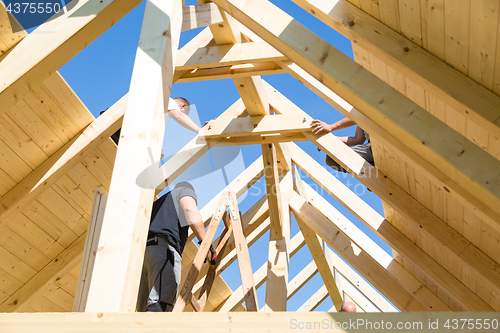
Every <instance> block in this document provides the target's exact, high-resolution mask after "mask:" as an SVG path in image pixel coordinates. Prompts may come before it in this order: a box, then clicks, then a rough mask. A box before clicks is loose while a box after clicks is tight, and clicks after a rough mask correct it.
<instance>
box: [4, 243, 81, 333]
mask: <svg viewBox="0 0 500 333" xmlns="http://www.w3.org/2000/svg"><path fill="white" fill-rule="evenodd" d="M86 236H87V233H83V234H82V235H81V236H80V237H78V238H77V239H76V240H75V241H74V242H73V243H72V244H71V245H70V246H68V247H67V248H66V249H65V250H64V251H63V252H61V253H60V254H59V255H58V256H57V257H55V258H54V259H53V260H52V261H51V262H49V263H48V264H47V265H46V266H45V267H44V268H42V269H41V270H40V271H39V272H37V273H36V274H35V275H34V276H33V277H32V278H31V279H30V280H29V281H28V282H26V283H25V284H24V285H23V286H22V287H21V288H19V289H18V290H16V291H15V292H14V293H13V294H12V295H11V296H10V297H9V298H8V299H6V300H5V301H4V302H2V304H0V312H22V311H25V310H27V309H28V307H29V305H30V302H31V301H32V300H34V299H36V298H37V297H39V296H41V295H42V294H43V293H44V292H45V291H46V290H48V289H49V288H50V287H51V286H52V285H54V284H55V283H56V282H57V281H58V280H59V279H60V278H61V277H63V276H64V275H66V274H67V273H69V272H70V271H71V270H72V269H73V268H75V266H76V265H78V263H79V262H80V261H81V258H82V253H83V248H84V246H85V238H86ZM2 330H3V328H2Z"/></svg>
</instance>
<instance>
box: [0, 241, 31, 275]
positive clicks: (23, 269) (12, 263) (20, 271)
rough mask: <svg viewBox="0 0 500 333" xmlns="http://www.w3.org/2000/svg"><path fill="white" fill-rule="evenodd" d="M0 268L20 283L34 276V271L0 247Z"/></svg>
mask: <svg viewBox="0 0 500 333" xmlns="http://www.w3.org/2000/svg"><path fill="white" fill-rule="evenodd" d="M0 267H1V268H2V269H3V270H4V271H5V272H7V273H8V274H10V275H12V276H13V277H14V278H16V279H18V280H19V281H21V282H22V283H26V282H27V281H28V280H29V279H30V278H31V277H32V276H33V275H35V274H36V270H34V269H33V268H31V267H30V266H28V265H27V264H26V263H25V262H23V261H22V260H20V259H19V258H18V257H16V256H15V255H13V254H12V253H11V252H9V251H7V250H6V249H5V248H3V247H0Z"/></svg>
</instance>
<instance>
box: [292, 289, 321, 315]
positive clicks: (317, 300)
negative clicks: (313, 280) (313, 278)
mask: <svg viewBox="0 0 500 333" xmlns="http://www.w3.org/2000/svg"><path fill="white" fill-rule="evenodd" d="M327 298H328V290H327V289H326V286H322V287H321V288H319V289H318V290H317V291H316V292H315V293H314V294H313V295H312V296H311V298H309V299H308V300H307V301H305V303H304V304H302V305H301V306H300V308H298V309H297V312H311V311H314V309H316V308H317V307H318V306H319V305H320V304H321V303H322V302H323V301H324V300H325V299H327Z"/></svg>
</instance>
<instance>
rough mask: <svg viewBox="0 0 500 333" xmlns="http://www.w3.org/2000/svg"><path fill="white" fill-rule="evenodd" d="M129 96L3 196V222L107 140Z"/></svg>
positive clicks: (0, 219) (0, 215)
mask: <svg viewBox="0 0 500 333" xmlns="http://www.w3.org/2000/svg"><path fill="white" fill-rule="evenodd" d="M127 96H128V95H125V96H124V97H122V98H121V99H120V100H119V101H118V102H116V103H115V104H114V105H113V106H112V107H111V108H110V109H109V110H108V111H106V112H105V113H104V114H103V115H102V116H100V117H99V118H97V119H96V120H94V121H93V122H92V123H91V124H90V125H89V126H88V127H87V128H86V129H85V130H83V131H82V132H81V133H80V134H78V135H76V136H75V137H74V138H73V139H72V140H71V141H69V142H68V143H66V144H65V145H64V146H63V147H61V148H60V149H59V150H58V151H57V152H56V153H54V154H53V155H52V156H50V157H49V158H48V159H47V160H46V161H45V162H43V163H42V164H41V165H40V166H38V168H36V169H35V170H33V171H32V172H31V173H30V174H29V175H28V176H26V177H25V178H24V179H23V180H22V181H21V182H19V183H18V184H17V185H16V186H14V187H13V188H12V189H10V190H9V191H8V192H7V193H5V194H4V195H3V196H2V197H1V198H0V225H1V224H3V223H5V222H7V221H9V220H10V219H12V217H14V216H15V215H16V214H17V213H19V212H21V211H23V209H24V208H25V207H27V206H28V205H29V204H30V203H31V202H33V201H34V200H36V199H37V198H38V197H39V196H40V195H42V194H43V193H44V192H45V190H47V189H49V188H51V187H52V185H54V184H55V183H56V182H57V181H58V180H59V179H61V177H62V176H63V175H65V174H66V173H67V172H68V171H69V170H71V169H72V168H73V167H74V166H76V165H77V164H78V163H80V162H81V161H82V160H83V159H84V158H85V157H87V155H88V154H89V153H90V152H92V151H94V150H95V149H96V148H97V147H99V146H100V145H101V144H102V143H103V142H105V141H106V140H110V139H109V136H111V135H112V134H113V133H114V132H116V131H117V130H118V129H119V128H120V126H121V123H122V121H123V114H124V113H125V106H126V104H127Z"/></svg>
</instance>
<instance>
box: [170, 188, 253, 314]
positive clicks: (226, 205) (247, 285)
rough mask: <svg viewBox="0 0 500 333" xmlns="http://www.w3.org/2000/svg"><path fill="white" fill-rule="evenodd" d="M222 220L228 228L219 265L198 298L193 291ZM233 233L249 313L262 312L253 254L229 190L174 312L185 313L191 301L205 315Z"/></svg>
mask: <svg viewBox="0 0 500 333" xmlns="http://www.w3.org/2000/svg"><path fill="white" fill-rule="evenodd" d="M228 211H229V214H228ZM221 220H223V221H224V225H225V226H224V230H223V231H222V234H221V236H220V238H219V243H218V244H217V247H216V249H215V251H216V252H217V261H216V263H215V265H211V266H210V268H209V270H208V272H207V276H206V278H205V281H204V283H203V286H202V287H201V291H200V294H199V296H198V298H196V297H195V296H194V295H193V293H192V290H193V287H194V285H195V283H196V279H197V278H198V274H199V273H200V271H201V267H202V266H203V263H204V261H205V258H206V257H207V254H208V251H209V249H210V245H211V244H212V241H213V239H214V237H215V234H216V232H217V229H218V228H219V224H220V221H221ZM231 234H233V236H234V242H235V248H236V256H237V258H238V264H239V268H240V275H241V285H242V288H243V292H244V293H245V304H246V308H247V311H257V312H258V311H259V310H258V309H259V305H258V302H257V293H256V290H255V283H254V280H253V273H252V266H251V264H250V254H249V252H248V244H247V241H246V238H245V235H244V233H243V225H242V218H241V213H240V212H239V210H238V202H237V200H236V196H235V194H234V193H233V192H229V191H225V192H223V193H222V195H221V199H220V201H219V203H218V204H217V208H216V210H215V214H214V215H213V216H212V219H211V221H210V224H209V226H208V229H207V232H206V234H205V238H204V239H203V242H202V243H201V245H200V248H199V249H198V253H197V254H196V256H195V258H194V260H193V263H192V265H191V268H190V270H189V273H188V276H187V277H186V280H185V282H184V285H183V287H182V289H181V291H180V293H179V295H178V296H177V300H176V302H175V305H174V308H173V310H172V312H183V311H184V308H185V307H186V304H187V302H188V301H189V302H190V303H191V304H192V306H193V308H194V310H195V311H196V312H203V310H204V309H205V305H206V302H207V299H208V295H209V294H210V290H211V289H212V285H213V283H214V280H215V278H216V276H217V275H218V274H220V270H219V265H220V263H221V261H222V258H223V257H224V250H225V249H226V246H227V244H228V241H229V238H230V237H231Z"/></svg>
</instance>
